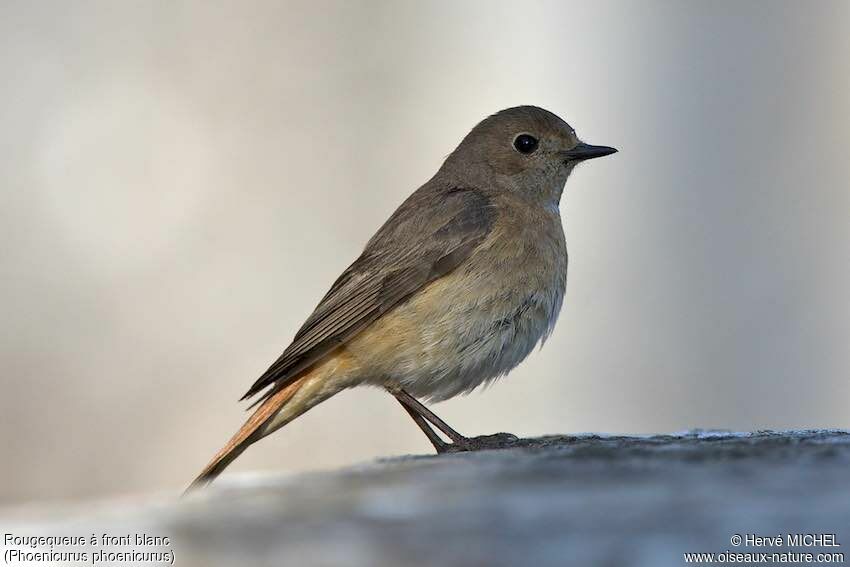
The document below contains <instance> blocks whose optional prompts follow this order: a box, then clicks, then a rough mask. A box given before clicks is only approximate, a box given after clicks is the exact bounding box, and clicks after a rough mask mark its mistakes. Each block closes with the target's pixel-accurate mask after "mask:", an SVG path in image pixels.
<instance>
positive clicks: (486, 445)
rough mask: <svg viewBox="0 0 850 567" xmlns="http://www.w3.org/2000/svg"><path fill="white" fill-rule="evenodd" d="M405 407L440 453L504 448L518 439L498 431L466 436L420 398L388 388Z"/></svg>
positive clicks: (397, 389) (399, 389) (398, 389)
mask: <svg viewBox="0 0 850 567" xmlns="http://www.w3.org/2000/svg"><path fill="white" fill-rule="evenodd" d="M387 390H388V391H389V392H390V393H391V394H392V395H393V396H395V398H396V399H397V400H398V401H399V403H400V404H401V405H402V407H404V409H405V410H406V411H407V413H408V414H410V417H412V418H413V421H414V422H416V425H418V426H419V428H420V429H422V431H423V432H424V433H425V435H426V436H427V437H428V440H430V441H431V444H432V445H434V448H435V449H436V450H437V452H438V453H454V452H459V451H475V450H479V449H503V448H506V447H510V446H513V445H514V444H515V443H516V441H517V440H518V439H517V437H516V435H512V434H510V433H496V434H494V435H482V436H480V437H465V436H463V435H461V434H460V433H458V432H457V431H455V430H454V429H452V428H451V427H450V426H449V424H448V423H446V422H445V421H443V420H442V419H440V418H439V417H438V416H437V415H436V414H435V413H434V412H432V411H431V410H429V409H428V408H427V407H425V406H424V405H423V404H422V403H421V402H420V401H419V400H417V399H416V398H414V397H413V396H411V395H410V394H408V393H407V392H405V391H404V390H402V389H401V388H387ZM428 422H430V423H431V424H433V425H434V427H436V428H437V429H439V430H440V431H442V432H443V433H444V434H445V435H446V437H448V438H449V439H451V441H452V442H451V443H446V442H445V441H443V440H442V439H440V438H439V436H438V435H437V434H436V433H435V432H434V430H433V429H431V427H430V426H429V425H428Z"/></svg>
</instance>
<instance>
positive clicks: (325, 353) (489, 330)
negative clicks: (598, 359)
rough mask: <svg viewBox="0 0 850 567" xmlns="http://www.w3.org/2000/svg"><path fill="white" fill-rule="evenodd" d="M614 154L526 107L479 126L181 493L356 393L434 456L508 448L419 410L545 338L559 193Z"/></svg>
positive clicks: (310, 322)
mask: <svg viewBox="0 0 850 567" xmlns="http://www.w3.org/2000/svg"><path fill="white" fill-rule="evenodd" d="M616 151H617V150H615V149H614V148H609V147H607V146H591V145H588V144H585V143H584V142H582V141H581V140H579V139H578V137H577V136H576V133H575V131H574V130H573V129H572V128H571V127H570V125H569V124H567V123H566V122H564V121H563V120H561V119H560V118H558V117H557V116H555V115H554V114H552V113H551V112H548V111H546V110H543V109H542V108H537V107H534V106H520V107H516V108H509V109H507V110H503V111H501V112H499V113H497V114H494V115H493V116H490V117H489V118H486V119H485V120H483V121H482V122H481V123H479V124H478V125H477V126H476V127H475V128H473V129H472V131H471V132H470V133H469V134H468V135H467V136H466V138H464V140H463V141H462V142H461V143H460V145H459V146H458V147H457V149H456V150H455V151H454V152H452V153H451V155H449V157H448V158H446V161H445V163H443V165H442V167H441V168H440V170H439V171H438V172H437V174H436V175H434V177H433V178H431V180H430V181H428V182H427V183H426V184H425V185H423V186H422V187H420V188H419V189H418V190H416V192H414V193H413V194H412V195H411V196H410V197H408V198H407V200H406V201H404V203H402V205H401V206H400V207H399V208H398V209H397V210H396V211H395V213H393V215H392V216H391V217H390V218H389V220H388V221H387V222H386V223H385V224H384V226H382V227H381V228H380V229H379V230H378V232H377V234H375V235H374V236H373V237H372V239H371V240H369V242H368V243H367V244H366V248H365V249H364V250H363V253H362V254H361V255H360V257H359V258H357V260H355V261H354V263H353V264H351V266H349V267H348V269H346V270H345V271H344V272H343V273H342V275H341V276H340V277H339V279H337V280H336V282H335V283H334V284H333V286H332V287H331V289H330V291H328V293H327V294H326V295H325V297H324V298H323V299H322V300H321V302H319V305H318V306H317V307H316V309H315V311H314V312H313V314H312V315H310V317H309V318H308V319H307V321H306V322H305V323H304V325H303V326H302V327H301V329H300V330H299V331H298V333H297V334H296V335H295V339H294V340H293V342H292V344H291V345H289V347H287V348H286V350H285V351H284V352H283V354H282V355H281V356H280V358H278V359H277V361H275V363H274V364H272V365H271V367H269V369H268V370H267V371H266V372H265V374H263V375H262V376H261V377H260V378H259V379H258V380H257V381H256V382H255V383H254V385H253V386H251V388H250V389H249V390H248V392H247V393H246V394H245V395H244V396H243V398H242V399H243V400H244V399H246V398H249V397H252V396H255V395H257V394H260V392H262V391H263V390H266V391H265V392H264V393H263V394H262V395H261V396H260V398H259V399H258V400H257V402H256V403H255V405H256V404H259V407H258V408H257V410H256V411H255V412H254V414H253V415H251V417H250V418H249V419H248V421H247V422H246V423H245V424H244V425H243V426H242V428H241V429H240V430H239V431H238V432H237V433H236V434H235V435H234V436H233V438H232V439H231V440H230V441H229V442H228V443H227V445H225V446H224V447H223V448H222V449H221V451H219V452H218V454H217V455H216V456H215V457H213V459H212V461H211V462H210V463H209V464H208V465H207V467H206V468H205V469H204V470H203V471H202V472H201V474H200V475H198V477H197V478H196V479H195V481H194V482H193V483H192V485H191V486H190V488H192V487H195V486H199V485H204V484H206V483H209V482H210V481H212V480H213V479H214V478H215V477H217V476H218V475H219V474H220V473H221V472H222V471H223V470H224V468H225V467H227V465H229V464H230V463H231V462H232V461H233V460H234V459H235V458H236V457H238V456H239V455H240V454H241V453H242V451H244V450H245V449H247V448H248V446H249V445H251V444H253V443H255V442H257V441H259V440H260V439H262V438H263V437H265V436H266V435H269V434H270V433H272V432H274V431H276V430H277V429H279V428H281V427H283V426H284V425H286V424H287V423H289V422H290V421H292V420H293V419H295V418H296V417H298V416H299V415H301V414H303V413H304V412H306V411H307V410H309V409H310V408H312V407H313V406H315V405H316V404H318V403H320V402H322V401H324V400H326V399H328V398H330V397H331V396H333V395H334V394H336V393H338V392H340V391H342V390H344V389H346V388H350V387H352V386H358V385H364V384H365V385H373V386H374V385H377V386H381V387H383V388H385V389H386V390H388V391H389V392H390V393H391V394H392V395H393V396H395V397H396V399H397V400H398V401H399V402H400V403H401V405H402V406H403V407H404V409H405V410H407V412H408V413H409V414H410V416H411V417H412V418H413V420H414V421H415V422H416V424H417V425H418V426H419V427H420V428H421V429H422V431H423V432H424V433H425V434H426V435H427V436H428V439H429V440H430V441H431V443H432V444H433V445H434V447H435V449H436V450H437V451H438V452H445V451H463V450H471V449H478V448H488V447H500V446H506V445H510V444H511V442H512V441H513V440H515V439H516V438H515V437H514V436H512V435H509V434H505V433H502V434H496V435H489V436H482V437H475V438H467V437H464V436H463V435H461V434H459V433H458V432H456V431H455V430H454V429H452V428H451V427H449V426H448V425H447V424H446V423H445V422H443V421H442V420H441V419H440V418H438V417H437V416H436V415H434V414H433V413H432V412H431V411H429V410H428V409H427V408H426V407H425V406H424V405H422V404H421V403H420V402H419V401H418V400H417V398H424V399H426V400H431V401H440V400H445V399H448V398H451V397H452V396H456V395H457V394H460V393H463V392H469V391H471V390H473V389H474V388H476V387H477V386H479V385H481V384H483V383H486V382H489V381H491V380H494V379H495V378H498V377H499V376H503V375H505V374H507V373H508V372H509V371H510V370H511V369H513V368H514V367H515V366H516V365H517V364H519V363H520V362H522V360H523V359H524V358H525V357H526V356H528V354H529V353H530V352H531V350H532V349H533V348H534V346H535V345H536V344H537V343H539V342H541V341H543V340H544V339H545V338H546V336H547V335H548V334H549V333H550V332H551V331H552V328H553V326H554V325H555V320H556V319H557V317H558V312H559V311H560V309H561V303H562V300H563V297H564V289H565V286H566V280H567V248H566V244H565V242H564V231H563V229H562V227H561V216H560V210H559V208H558V204H559V202H560V200H561V193H562V192H563V190H564V184H565V183H566V181H567V177H569V175H570V173H571V172H572V170H573V168H574V167H575V166H576V164H578V163H579V162H581V161H583V160H586V159H591V158H596V157H601V156H606V155H609V154H612V153H614V152H616ZM252 407H253V406H252ZM431 426H434V427H436V428H437V429H438V430H440V431H441V432H442V433H443V434H444V435H445V436H446V437H447V438H448V439H449V440H450V441H451V443H448V442H446V441H444V440H443V439H442V438H440V436H439V435H438V434H437V433H436V432H435V431H434V430H433V429H432V427H431Z"/></svg>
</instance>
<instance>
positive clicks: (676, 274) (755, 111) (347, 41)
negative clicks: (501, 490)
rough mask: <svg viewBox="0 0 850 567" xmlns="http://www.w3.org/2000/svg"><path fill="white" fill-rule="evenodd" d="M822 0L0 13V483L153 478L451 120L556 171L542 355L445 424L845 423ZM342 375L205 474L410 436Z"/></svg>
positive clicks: (243, 385)
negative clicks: (546, 153)
mask: <svg viewBox="0 0 850 567" xmlns="http://www.w3.org/2000/svg"><path fill="white" fill-rule="evenodd" d="M848 54H850V3H847V2H840V1H835V2H818V3H794V2H784V3H783V2H766V1H765V2H747V3H744V2H735V3H731V2H728V3H727V2H712V3H708V2H700V3H698V2H669V1H659V2H640V3H634V2H626V1H623V2H592V3H591V2H569V3H567V2H524V3H512V2H510V3H509V2H504V3H498V2H464V3H455V2H429V3H423V2H389V1H388V2H356V3H355V2H330V3H328V2H314V1H310V2H285V3H284V2H267V3H258V2H249V3H243V2H174V1H170V0H169V1H164V0H163V1H147V2H119V3H114V2H108V1H106V0H103V1H96V2H85V3H61V2H24V1H21V2H14V1H9V0H7V1H5V2H3V3H2V5H0V74H1V75H2V77H3V86H2V89H0V124H2V128H0V179H2V183H0V247H2V248H0V250H2V257H1V259H0V270H1V271H2V272H0V276H2V277H0V316H2V320H3V324H2V326H0V362H2V375H0V388H2V394H1V395H0V415H2V423H3V427H2V428H0V453H2V455H3V457H2V459H0V503H5V504H9V503H20V502H24V501H32V500H54V499H80V498H88V497H100V496H107V495H115V494H121V493H128V492H138V491H144V490H158V489H165V490H177V489H182V488H183V487H184V486H185V485H186V484H187V483H188V481H189V480H190V479H191V478H193V477H194V475H195V474H196V473H197V472H198V471H199V470H200V468H201V467H202V466H203V465H205V464H206V462H207V461H208V459H209V458H210V457H211V456H212V454H213V453H214V452H215V451H216V450H217V449H218V448H219V447H220V446H221V445H222V444H223V443H224V442H225V441H226V440H227V439H228V438H229V437H230V435H231V434H232V433H233V432H234V431H235V430H236V428H237V427H238V426H239V425H241V423H242V421H243V420H244V418H245V417H246V415H245V413H244V407H245V404H239V403H237V399H238V398H239V397H240V396H241V395H242V394H243V393H244V391H245V390H246V389H247V387H248V386H249V385H250V384H251V383H252V382H253V381H254V380H255V379H256V378H257V376H259V374H260V373H261V372H262V371H263V370H265V368H266V367H267V366H268V364H270V363H271V362H272V361H273V360H274V359H275V358H276V357H277V356H278V355H279V354H280V352H281V351H282V350H283V348H284V347H285V346H286V345H287V344H288V342H289V341H290V339H291V338H292V336H293V334H294V333H295V331H296V330H297V328H298V327H299V326H300V324H301V323H302V322H303V320H304V319H305V318H306V316H307V315H308V314H309V313H310V311H311V310H312V308H313V307H314V306H315V304H316V303H317V302H318V300H319V299H320V298H321V296H322V295H324V293H325V291H326V290H327V288H328V287H329V286H330V284H331V282H332V281H333V280H334V279H335V278H336V276H337V275H338V274H339V273H340V272H341V271H342V270H343V269H344V268H345V267H346V266H347V265H348V264H349V263H350V262H351V261H352V260H353V259H354V258H355V257H356V256H357V255H358V253H359V251H360V250H361V248H362V246H363V245H364V243H365V242H366V240H367V239H368V238H369V237H370V236H371V234H372V233H373V232H374V231H375V230H376V229H377V227H378V226H379V225H380V224H381V223H382V222H383V221H384V220H385V218H386V217H387V216H388V215H389V214H390V213H391V212H392V211H393V210H394V209H395V207H396V206H398V204H399V203H400V202H401V201H402V200H403V199H404V198H405V197H406V196H407V195H408V194H409V193H410V192H412V191H413V190H414V189H415V188H416V187H418V186H419V185H420V184H422V183H423V182H425V181H426V180H427V179H428V178H429V177H430V176H431V175H432V174H433V173H434V172H435V171H436V169H437V168H438V167H439V165H440V163H441V161H442V159H443V158H444V157H445V156H446V155H447V154H448V153H449V152H450V151H451V150H452V149H454V147H455V145H456V144H457V143H458V142H459V141H460V140H461V138H462V137H463V136H464V135H465V134H466V133H467V131H468V130H469V129H470V128H471V127H472V126H474V125H475V123H476V122H478V121H479V120H480V119H482V118H483V117H485V116H486V115H488V114H491V113H493V112H495V111H497V110H499V109H502V108H505V107H508V106H513V105H518V104H535V105H539V106H543V107H545V108H547V109H550V110H552V111H554V112H555V113H557V114H559V115H561V116H562V117H564V118H565V119H566V120H567V121H569V122H570V124H571V125H572V126H574V127H575V128H576V129H577V131H578V133H579V135H580V136H582V137H583V138H584V139H585V140H586V141H588V142H591V143H597V144H608V145H612V146H615V147H617V148H619V149H620V153H619V154H617V155H616V156H613V157H611V158H608V159H605V160H599V161H595V162H592V163H589V164H585V165H584V166H582V167H580V168H578V170H577V171H576V172H575V173H574V174H573V177H572V178H571V180H570V182H569V184H568V187H567V191H566V192H565V194H564V202H563V203H562V211H563V214H564V226H565V232H566V235H567V242H568V245H569V249H570V276H569V283H568V286H567V296H566V300H565V304H564V309H563V311H562V313H561V319H560V322H559V324H558V326H557V328H556V330H555V333H554V335H553V336H552V337H551V338H550V339H549V341H548V342H547V344H546V346H545V348H543V349H542V350H541V351H539V352H535V353H534V354H533V355H532V356H531V357H530V358H529V360H528V361H527V362H526V363H524V364H523V365H522V366H520V367H519V368H518V369H517V370H515V371H514V372H513V373H512V374H511V375H510V376H509V377H508V378H505V379H503V380H501V381H499V382H497V383H496V384H495V385H494V386H492V387H491V388H489V389H488V390H487V391H486V392H483V393H482V392H481V391H478V392H475V393H474V394H472V395H470V396H468V397H463V398H458V399H455V400H452V401H450V402H446V403H443V404H440V405H438V406H436V407H435V410H436V411H437V412H438V413H440V414H441V415H442V416H443V417H444V418H445V419H446V420H447V421H449V422H450V423H452V424H453V425H454V426H455V427H456V428H458V429H459V430H460V431H462V432H465V433H467V434H483V433H491V432H495V431H511V432H513V433H516V434H519V435H526V436H531V435H540V434H544V433H556V432H557V433H562V432H587V431H594V432H611V433H618V432H624V433H651V432H669V431H677V430H682V429H686V428H692V427H703V428H714V427H717V428H728V429H735V430H755V429H763V428H808V427H841V428H846V427H850V411H848V410H850V376H848V374H849V373H850V349H848V336H850V293H848V290H850V222H848V220H849V219H848V216H849V215H850V159H848V156H847V151H848V147H850V57H848ZM430 450H431V449H430V446H429V445H428V443H427V441H426V439H425V437H424V436H423V435H422V434H421V433H420V432H419V430H418V429H417V428H416V427H415V426H414V424H413V423H412V422H411V421H410V419H409V418H408V417H407V416H406V415H405V414H404V412H403V410H402V409H401V407H400V406H399V405H398V404H397V403H396V402H395V401H394V400H392V399H391V398H390V397H389V396H387V395H385V394H384V393H382V392H380V391H377V390H371V389H361V390H355V391H349V392H346V393H343V394H342V395H339V396H337V397H335V398H334V399H332V400H330V401H329V402H327V403H325V404H323V405H322V406H320V407H318V408H316V409H315V410H313V411H311V412H310V413H309V414H308V415H306V416H305V417H303V418H302V419H299V420H297V421H296V422H294V423H293V424H291V425H290V426H288V427H287V428H286V429H284V430H282V431H281V432H279V433H278V434H276V435H274V436H272V437H271V438H269V439H266V440H264V441H263V442H261V443H260V444H259V445H256V446H255V447H254V448H252V449H251V450H249V451H248V452H247V453H246V454H245V455H244V456H243V457H242V458H240V459H239V460H238V461H237V462H236V463H235V465H234V466H233V467H232V468H231V469H230V470H229V472H231V473H233V472H239V471H255V470H265V471H300V470H311V469H322V468H329V467H338V466H343V465H349V464H353V463H358V462H363V461H368V460H370V459H373V458H375V457H379V456H391V455H399V454H405V453H427V452H430Z"/></svg>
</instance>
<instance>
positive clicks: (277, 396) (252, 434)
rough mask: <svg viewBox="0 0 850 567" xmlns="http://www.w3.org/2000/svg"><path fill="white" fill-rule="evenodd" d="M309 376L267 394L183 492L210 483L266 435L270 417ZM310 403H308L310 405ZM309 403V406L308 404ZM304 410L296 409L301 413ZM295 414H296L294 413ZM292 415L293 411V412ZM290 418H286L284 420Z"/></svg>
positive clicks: (272, 416) (271, 417)
mask: <svg viewBox="0 0 850 567" xmlns="http://www.w3.org/2000/svg"><path fill="white" fill-rule="evenodd" d="M309 378H310V376H309V375H306V376H303V377H302V378H300V379H299V380H296V381H295V382H293V383H292V384H289V385H288V386H286V387H285V388H282V389H281V390H279V391H278V392H275V393H274V394H273V395H271V396H269V397H268V398H267V399H266V400H265V401H264V402H263V403H262V404H260V407H258V408H257V410H256V411H255V412H254V413H253V414H252V415H251V417H250V418H248V421H246V422H245V424H244V425H243V426H242V427H241V428H240V429H239V431H237V432H236V435H234V436H233V437H232V438H231V439H230V441H228V442H227V444H226V445H225V446H224V447H222V448H221V450H220V451H219V452H218V453H216V455H215V457H213V459H212V461H210V463H209V464H208V465H207V466H206V468H204V470H203V471H201V474H199V475H198V477H197V478H196V479H195V480H193V481H192V484H190V485H189V487H188V488H187V489H186V492H190V491H192V490H194V489H195V488H200V487H202V486H206V485H207V484H209V483H211V482H212V481H213V480H215V478H216V477H217V476H218V475H220V474H221V473H222V471H224V469H225V468H227V466H228V465H229V464H230V463H232V462H233V461H234V460H235V459H236V457H238V456H239V455H241V454H242V452H243V451H245V449H247V448H248V447H249V446H250V445H251V444H252V443H254V442H255V441H259V440H260V439H261V438H263V437H265V436H266V435H267V434H268V433H271V431H266V430H265V429H266V427H264V426H266V425H267V424H269V422H270V420H272V419H273V418H274V417H275V416H276V415H277V414H278V413H280V411H281V409H282V408H283V407H284V406H285V405H286V404H287V403H288V402H289V401H290V400H292V398H293V396H295V394H296V393H297V392H298V390H300V389H301V387H302V385H303V384H304V382H305V381H306V380H307V379H309ZM312 405H313V404H310V406H312ZM308 407H309V406H308ZM308 407H305V408H304V411H306V409H308ZM300 413H303V412H297V414H300ZM297 414H296V415H297ZM292 417H293V418H294V417H295V415H293V416H292ZM287 421H289V420H287Z"/></svg>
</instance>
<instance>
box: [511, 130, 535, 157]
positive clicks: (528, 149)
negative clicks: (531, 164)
mask: <svg viewBox="0 0 850 567" xmlns="http://www.w3.org/2000/svg"><path fill="white" fill-rule="evenodd" d="M537 144H538V142H537V138H535V137H534V136H531V135H529V134H520V135H519V136H517V137H516V138H515V139H514V147H515V148H516V151H518V152H519V153H521V154H530V153H532V152H534V150H536V149H537Z"/></svg>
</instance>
